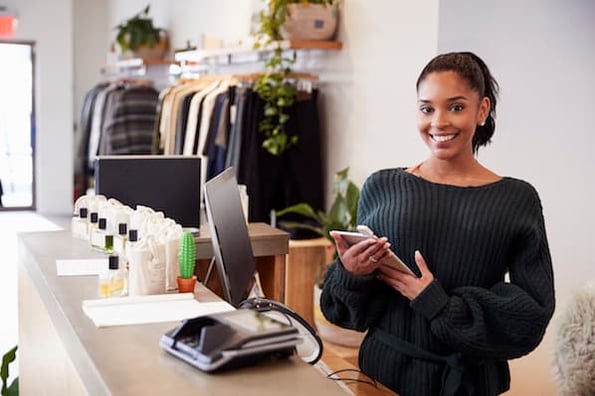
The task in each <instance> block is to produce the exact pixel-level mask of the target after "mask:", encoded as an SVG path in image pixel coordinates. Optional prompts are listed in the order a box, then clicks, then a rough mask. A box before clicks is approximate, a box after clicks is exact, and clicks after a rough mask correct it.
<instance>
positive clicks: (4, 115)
mask: <svg viewBox="0 0 595 396" xmlns="http://www.w3.org/2000/svg"><path fill="white" fill-rule="evenodd" d="M0 59H2V66H1V67H2V72H0V86H1V87H2V89H1V90H0V183H1V185H0V210H8V209H10V210H16V209H19V210H20V209H31V208H34V206H35V205H34V195H33V192H34V190H35V189H34V186H33V183H34V177H33V172H34V171H33V164H34V161H33V158H34V148H33V147H34V136H35V133H34V124H33V120H34V111H33V103H34V101H33V43H30V42H14V41H11V42H0Z"/></svg>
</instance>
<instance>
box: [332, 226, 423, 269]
mask: <svg viewBox="0 0 595 396" xmlns="http://www.w3.org/2000/svg"><path fill="white" fill-rule="evenodd" d="M357 230H358V231H357V232H356V231H341V230H333V232H336V233H337V234H340V235H341V236H342V237H343V239H344V240H345V242H347V244H349V246H353V245H355V244H356V243H358V242H361V241H363V240H366V239H370V238H378V237H377V236H376V235H375V234H374V232H373V231H372V230H371V229H370V228H369V227H368V226H366V225H363V224H360V225H358V226H357ZM382 265H386V266H388V267H391V268H393V269H396V270H397V271H401V272H404V273H406V274H409V275H413V276H415V277H417V275H415V273H414V272H413V271H412V270H411V269H410V268H409V267H408V266H407V265H406V264H405V263H404V262H403V260H401V259H400V258H399V257H398V256H397V255H396V254H395V252H393V251H392V250H389V254H388V256H386V257H385V258H383V259H382Z"/></svg>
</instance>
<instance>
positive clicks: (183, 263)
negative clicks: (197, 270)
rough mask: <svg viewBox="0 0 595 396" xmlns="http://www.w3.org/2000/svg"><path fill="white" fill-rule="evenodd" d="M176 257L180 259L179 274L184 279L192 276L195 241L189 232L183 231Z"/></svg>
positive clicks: (194, 262) (194, 261) (194, 260)
mask: <svg viewBox="0 0 595 396" xmlns="http://www.w3.org/2000/svg"><path fill="white" fill-rule="evenodd" d="M178 258H179V261H180V276H181V277H182V278H186V279H190V278H192V276H193V275H194V266H195V265H196V242H195V241H194V235H192V233H191V232H185V233H184V234H183V235H182V239H181V240H180V251H179V254H178Z"/></svg>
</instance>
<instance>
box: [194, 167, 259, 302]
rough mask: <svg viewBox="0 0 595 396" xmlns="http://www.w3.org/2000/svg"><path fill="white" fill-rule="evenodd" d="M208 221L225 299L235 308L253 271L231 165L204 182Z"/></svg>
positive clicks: (252, 260) (253, 266) (243, 294)
mask: <svg viewBox="0 0 595 396" xmlns="http://www.w3.org/2000/svg"><path fill="white" fill-rule="evenodd" d="M204 195H205V207H206V214H207V224H208V225H209V231H210V233H211V242H212V245H213V251H214V253H215V262H216V263H217V270H218V273H219V278H220V280H221V286H222V288H223V293H224V296H225V299H226V300H227V301H228V302H229V303H230V304H232V305H233V306H235V307H237V306H239V305H240V303H241V302H242V301H243V300H244V299H246V297H248V293H249V289H250V286H251V285H252V281H253V279H254V273H255V272H256V264H255V262H254V254H253V253H252V245H251V242H250V236H249V234H248V226H247V224H246V220H245V217H244V212H243V210H242V204H241V200H240V191H239V188H238V183H237V181H236V177H235V170H234V168H232V167H230V168H227V169H226V170H224V171H223V172H221V173H220V174H219V175H217V176H215V177H214V178H212V179H211V180H209V181H208V182H206V183H205V185H204Z"/></svg>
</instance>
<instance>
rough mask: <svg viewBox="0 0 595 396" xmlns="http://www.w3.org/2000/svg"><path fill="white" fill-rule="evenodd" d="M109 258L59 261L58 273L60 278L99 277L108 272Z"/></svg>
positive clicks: (57, 265) (57, 261) (57, 262)
mask: <svg viewBox="0 0 595 396" xmlns="http://www.w3.org/2000/svg"><path fill="white" fill-rule="evenodd" d="M108 267H109V263H108V259H107V257H105V258H95V259H63V260H61V259H58V260H56V272H57V273H58V276H81V275H99V274H101V273H102V272H105V271H107V270H108Z"/></svg>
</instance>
